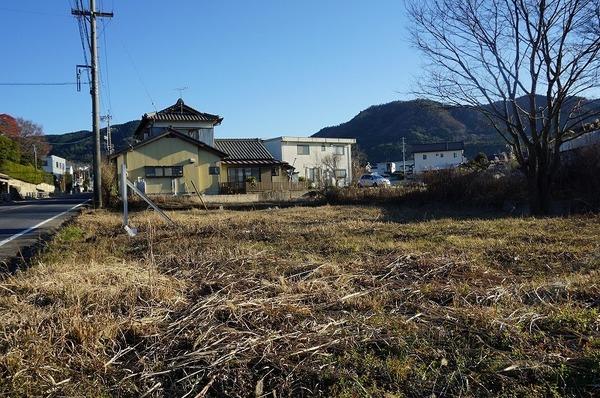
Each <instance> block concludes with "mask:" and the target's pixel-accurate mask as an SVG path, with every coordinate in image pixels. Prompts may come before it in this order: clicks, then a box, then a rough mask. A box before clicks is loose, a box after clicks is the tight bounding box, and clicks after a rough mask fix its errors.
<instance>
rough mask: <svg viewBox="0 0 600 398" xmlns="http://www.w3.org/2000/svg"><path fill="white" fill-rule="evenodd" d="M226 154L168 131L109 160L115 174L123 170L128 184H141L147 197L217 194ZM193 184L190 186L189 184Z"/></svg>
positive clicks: (174, 131)
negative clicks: (222, 161) (197, 193)
mask: <svg viewBox="0 0 600 398" xmlns="http://www.w3.org/2000/svg"><path fill="white" fill-rule="evenodd" d="M226 156H227V154H225V153H224V152H221V151H220V150H218V149H216V148H213V147H212V146H210V145H207V144H205V143H204V142H201V141H198V140H196V139H194V138H191V137H189V136H188V135H186V134H182V133H180V132H178V131H176V130H173V129H171V128H167V129H166V130H165V131H164V132H163V133H161V134H158V135H155V136H152V137H150V138H148V139H146V140H144V141H141V142H139V143H137V144H135V145H133V146H131V147H129V148H127V149H125V150H123V151H121V152H118V153H116V154H114V155H113V156H112V157H111V158H112V159H113V161H115V163H116V167H117V173H118V174H119V177H120V173H121V165H122V164H123V163H124V164H125V165H126V167H127V175H128V178H129V180H130V181H132V182H134V183H135V182H136V181H138V180H143V181H145V191H146V193H148V194H173V195H177V194H184V193H190V192H195V189H194V185H195V186H196V188H197V189H198V191H199V192H200V193H206V194H218V193H219V162H220V161H221V159H223V158H225V157H226ZM192 182H193V184H192Z"/></svg>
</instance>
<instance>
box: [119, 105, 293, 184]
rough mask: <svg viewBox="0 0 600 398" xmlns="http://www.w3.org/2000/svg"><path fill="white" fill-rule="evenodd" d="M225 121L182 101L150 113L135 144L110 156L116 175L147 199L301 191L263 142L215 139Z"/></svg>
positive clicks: (140, 125)
mask: <svg viewBox="0 0 600 398" xmlns="http://www.w3.org/2000/svg"><path fill="white" fill-rule="evenodd" d="M222 121H223V118H222V117H220V116H217V115H213V114H210V113H204V112H200V111H198V110H196V109H194V108H192V107H190V106H188V105H186V104H185V103H184V102H183V100H182V99H179V100H177V102H176V103H175V104H174V105H172V106H170V107H168V108H165V109H163V110H161V111H158V112H152V113H146V114H144V115H143V116H142V120H141V122H140V124H139V126H138V128H137V129H136V131H135V133H134V137H135V138H136V140H137V142H136V143H135V144H133V145H131V146H130V147H129V148H125V149H124V150H121V151H120V152H117V153H115V154H113V155H112V156H111V159H113V161H114V163H115V165H116V167H117V173H118V174H120V173H121V168H122V165H125V166H126V169H127V174H128V178H129V179H130V180H131V181H140V182H142V181H143V182H144V184H142V185H143V186H144V189H145V191H146V193H148V194H163V195H165V194H166V195H169V194H171V195H179V194H189V193H194V192H198V193H205V194H219V193H246V192H248V191H260V190H284V189H298V188H300V187H299V186H294V185H292V184H286V183H287V182H288V181H289V179H288V177H287V176H288V173H287V169H288V168H289V166H288V165H287V164H285V162H282V161H280V160H277V159H275V158H274V157H273V156H272V155H271V154H270V153H269V151H267V149H266V148H265V147H264V145H263V142H262V141H261V140H260V139H257V138H252V139H218V140H215V138H214V127H215V126H217V125H219V124H220V123H221V122H222Z"/></svg>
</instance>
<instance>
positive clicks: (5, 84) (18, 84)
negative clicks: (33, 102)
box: [0, 82, 89, 86]
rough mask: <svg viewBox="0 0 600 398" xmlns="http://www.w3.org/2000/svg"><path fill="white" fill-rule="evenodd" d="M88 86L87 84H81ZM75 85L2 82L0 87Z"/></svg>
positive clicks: (64, 84) (67, 83)
mask: <svg viewBox="0 0 600 398" xmlns="http://www.w3.org/2000/svg"><path fill="white" fill-rule="evenodd" d="M83 84H89V83H83ZM74 85H77V83H74V82H57V83H54V82H53V83H47V82H25V83H15V82H8V83H7V82H2V83H0V86H74Z"/></svg>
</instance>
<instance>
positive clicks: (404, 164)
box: [402, 137, 406, 180]
mask: <svg viewBox="0 0 600 398" xmlns="http://www.w3.org/2000/svg"><path fill="white" fill-rule="evenodd" d="M402 175H403V177H404V179H405V180H406V144H405V143H404V137H402Z"/></svg>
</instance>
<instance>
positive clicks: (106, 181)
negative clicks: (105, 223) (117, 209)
mask: <svg viewBox="0 0 600 398" xmlns="http://www.w3.org/2000/svg"><path fill="white" fill-rule="evenodd" d="M100 168H101V184H102V186H101V188H100V192H101V195H102V202H103V203H104V205H105V206H107V207H110V206H113V205H115V204H117V202H118V200H119V198H118V196H119V184H118V176H117V169H116V167H115V166H114V165H113V164H111V163H109V162H102V165H101V166H100Z"/></svg>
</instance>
